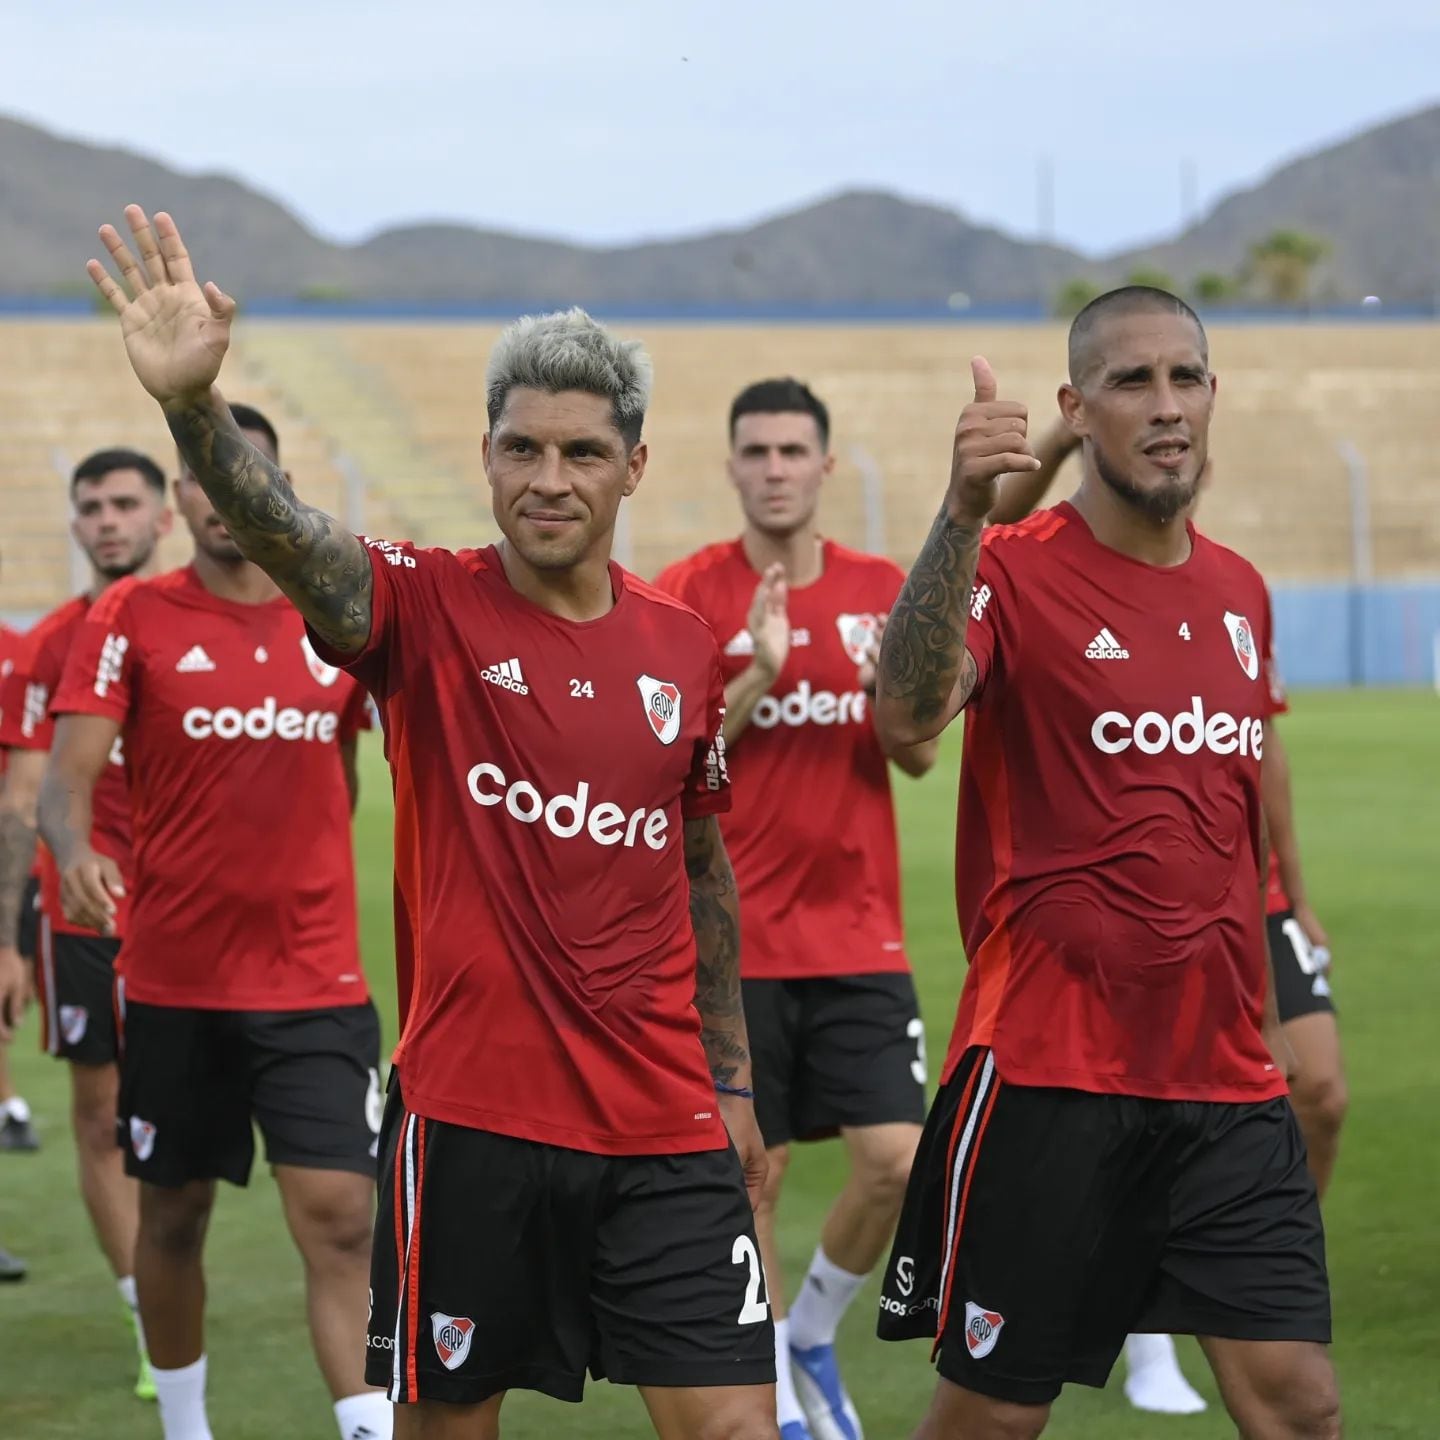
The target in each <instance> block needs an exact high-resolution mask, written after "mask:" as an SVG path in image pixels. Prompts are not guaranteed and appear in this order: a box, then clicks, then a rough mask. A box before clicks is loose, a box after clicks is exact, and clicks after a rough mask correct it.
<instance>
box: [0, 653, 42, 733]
mask: <svg viewBox="0 0 1440 1440" xmlns="http://www.w3.org/2000/svg"><path fill="white" fill-rule="evenodd" d="M33 648H34V647H33V645H32V644H26V643H24V642H22V643H21V645H20V647H19V650H18V651H17V653H16V654H15V656H14V659H13V662H12V664H11V668H10V669H9V670H7V671H6V672H5V677H4V679H3V680H0V746H4V747H6V748H9V749H14V750H40V749H44V750H48V749H49V748H50V744H49V740H48V738H47V739H46V741H45V742H44V743H43V744H40V743H38V742H37V741H36V740H34V739H31V738H30V737H29V735H28V733H27V726H26V723H25V722H26V718H27V715H28V711H27V707H26V701H27V699H28V696H29V691H30V669H31V662H32V652H33ZM45 709H46V706H45V705H44V703H43V702H42V704H41V706H40V712H41V713H40V719H41V722H42V724H43V725H44V728H45V729H46V730H47V731H48V730H49V728H50V726H49V721H48V720H47V719H46V717H45ZM28 728H29V729H34V728H35V727H34V725H33V724H32V725H31V726H29V727H28Z"/></svg>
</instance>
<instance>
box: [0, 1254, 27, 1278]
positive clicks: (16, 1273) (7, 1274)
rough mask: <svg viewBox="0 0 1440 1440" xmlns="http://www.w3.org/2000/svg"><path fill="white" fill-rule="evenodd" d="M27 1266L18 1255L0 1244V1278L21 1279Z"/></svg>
mask: <svg viewBox="0 0 1440 1440" xmlns="http://www.w3.org/2000/svg"><path fill="white" fill-rule="evenodd" d="M29 1268H30V1267H29V1266H28V1265H26V1263H25V1262H24V1261H23V1260H22V1259H21V1258H20V1257H19V1256H18V1255H12V1254H11V1253H10V1252H9V1251H8V1250H6V1249H5V1248H4V1247H3V1246H0V1280H23V1279H24V1278H25V1275H26V1272H27V1271H28V1270H29Z"/></svg>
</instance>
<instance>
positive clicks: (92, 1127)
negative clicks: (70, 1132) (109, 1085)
mask: <svg viewBox="0 0 1440 1440" xmlns="http://www.w3.org/2000/svg"><path fill="white" fill-rule="evenodd" d="M70 1121H71V1124H72V1125H73V1126H74V1129H75V1144H76V1145H77V1147H78V1148H79V1149H80V1152H81V1153H82V1154H83V1155H85V1156H86V1157H87V1158H90V1159H92V1160H102V1161H103V1160H110V1161H114V1162H115V1163H117V1164H118V1163H119V1162H120V1147H119V1146H118V1145H117V1144H116V1143H115V1097H114V1096H113V1095H112V1096H110V1097H109V1099H108V1102H107V1100H106V1099H105V1098H104V1097H99V1098H97V1097H95V1096H93V1095H88V1094H86V1095H81V1094H78V1093H77V1094H76V1096H75V1099H74V1102H73V1103H72V1105H71V1107H70Z"/></svg>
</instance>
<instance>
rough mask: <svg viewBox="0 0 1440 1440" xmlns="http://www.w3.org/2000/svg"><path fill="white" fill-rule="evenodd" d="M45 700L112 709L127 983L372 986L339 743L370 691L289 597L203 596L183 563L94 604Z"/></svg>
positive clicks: (216, 996) (348, 995)
mask: <svg viewBox="0 0 1440 1440" xmlns="http://www.w3.org/2000/svg"><path fill="white" fill-rule="evenodd" d="M51 710H52V712H53V713H55V714H57V715H63V714H69V713H76V714H83V715H104V716H108V717H109V718H111V719H113V720H118V721H119V722H120V725H121V734H122V736H123V739H124V743H125V763H126V773H127V778H128V781H129V785H130V799H131V808H132V818H133V822H134V832H135V859H134V895H133V898H132V902H131V911H130V922H129V926H128V928H127V930H126V933H125V940H124V944H123V945H122V946H121V949H120V956H119V960H118V961H117V968H118V973H119V975H120V976H121V977H122V979H123V981H124V984H125V995H126V998H127V999H130V1000H140V1001H143V1002H145V1003H146V1004H151V1005H173V1006H185V1007H194V1008H197V1009H203V1010H309V1009H320V1008H323V1007H327V1006H336V1005H359V1004H361V1003H362V1002H364V1001H365V1000H366V998H367V991H366V987H365V977H364V975H363V974H362V973H361V969H360V956H359V947H358V941H357V937H356V913H355V870H354V862H353V858H352V855H351V843H350V796H349V791H348V789H347V787H346V784H345V774H344V769H343V766H342V763H341V758H340V749H339V744H340V742H341V741H343V740H346V739H349V738H350V737H351V736H353V735H354V734H355V732H356V731H357V729H359V728H361V727H362V726H363V723H364V713H365V696H364V692H363V691H361V689H360V687H359V686H358V685H356V684H355V682H354V681H353V680H351V679H350V678H349V676H347V675H343V674H341V673H340V672H339V671H337V670H335V669H334V668H333V667H331V666H329V665H326V664H324V663H323V662H322V661H321V660H320V658H319V657H318V656H317V655H316V654H315V652H314V650H313V648H312V647H311V645H310V643H309V641H308V639H307V638H306V636H305V627H304V623H303V621H302V620H301V619H300V616H299V614H298V613H297V612H296V611H295V610H294V608H293V607H292V606H291V604H290V602H289V601H288V600H286V599H284V598H283V597H280V598H277V599H275V600H272V601H268V602H267V603H265V604H262V605H242V604H238V603H236V602H234V601H230V600H223V599H221V598H220V597H219V596H216V595H212V594H211V593H210V592H209V591H208V590H207V589H206V588H205V586H204V584H203V583H202V582H201V580H200V577H199V576H198V575H197V574H196V572H195V568H194V566H187V567H186V568H185V569H183V570H176V571H174V572H172V573H171V574H169V575H162V576H161V577H160V578H159V579H156V580H140V581H137V580H133V579H130V580H122V581H119V582H118V583H116V584H115V585H112V586H111V587H110V588H109V589H108V590H107V591H106V592H105V593H104V594H103V595H102V596H101V597H100V599H99V600H97V601H96V602H95V604H94V605H93V606H91V608H90V613H89V615H88V616H87V617H86V619H85V621H84V623H83V624H82V625H81V626H80V629H79V633H78V634H77V636H76V639H75V643H74V645H73V646H72V648H71V651H70V657H69V659H68V661H67V663H66V667H65V675H64V679H63V680H62V682H61V686H60V692H59V694H57V695H56V697H55V699H54V701H53V702H52V705H51Z"/></svg>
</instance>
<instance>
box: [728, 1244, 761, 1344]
mask: <svg viewBox="0 0 1440 1440" xmlns="http://www.w3.org/2000/svg"><path fill="white" fill-rule="evenodd" d="M747 1262H748V1263H749V1266H750V1279H749V1282H748V1283H747V1284H746V1286H745V1303H744V1304H743V1305H742V1306H741V1307H740V1318H739V1320H737V1321H736V1322H735V1323H736V1324H737V1325H758V1324H759V1323H760V1321H762V1320H763V1319H764V1318H765V1317H766V1316H767V1315H768V1314H769V1313H770V1304H769V1301H767V1300H762V1299H761V1298H760V1255H759V1252H758V1251H757V1250H756V1249H755V1242H754V1241H753V1240H752V1239H751V1238H750V1237H749V1236H748V1235H737V1236H736V1237H735V1244H734V1246H733V1248H732V1249H731V1251H730V1263H731V1264H732V1265H744V1264H746V1263H747Z"/></svg>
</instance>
